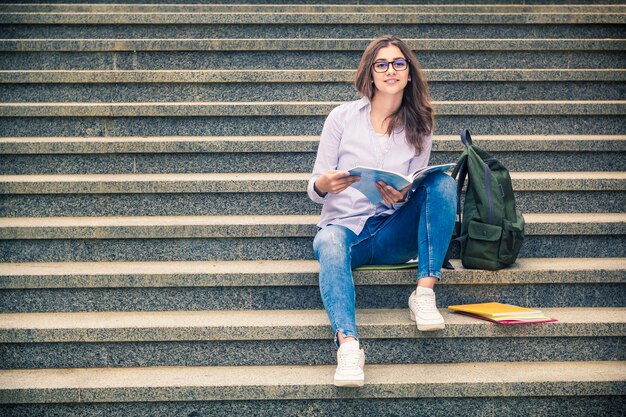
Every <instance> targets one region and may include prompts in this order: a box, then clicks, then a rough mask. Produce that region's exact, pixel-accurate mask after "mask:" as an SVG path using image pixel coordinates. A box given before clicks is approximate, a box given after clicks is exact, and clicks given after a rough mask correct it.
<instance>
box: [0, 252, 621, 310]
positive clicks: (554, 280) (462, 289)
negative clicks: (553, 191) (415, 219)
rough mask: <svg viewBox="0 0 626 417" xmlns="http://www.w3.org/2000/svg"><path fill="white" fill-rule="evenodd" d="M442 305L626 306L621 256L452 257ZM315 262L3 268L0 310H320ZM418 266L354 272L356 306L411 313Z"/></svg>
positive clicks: (441, 291) (18, 265)
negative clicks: (485, 262) (480, 266)
mask: <svg viewBox="0 0 626 417" xmlns="http://www.w3.org/2000/svg"><path fill="white" fill-rule="evenodd" d="M452 264H453V265H454V266H455V269H454V270H444V271H443V277H444V279H443V280H442V281H441V282H440V283H439V284H438V285H439V286H438V288H439V290H438V292H437V300H438V303H439V305H440V306H447V305H453V304H466V303H475V302H483V301H485V300H492V299H497V300H500V301H502V302H506V303H510V304H515V305H522V306H530V307H581V306H587V307H620V306H624V305H626V299H625V298H624V279H625V277H626V275H625V274H624V270H625V269H626V261H625V260H624V258H601V259H592V258H551V259H549V260H546V259H543V258H521V259H519V260H518V261H517V262H516V263H515V265H513V266H512V267H511V268H507V269H504V270H500V271H497V272H489V271H483V270H468V269H464V268H463V267H462V266H461V264H460V262H459V261H458V260H452ZM318 274H319V266H318V263H317V262H316V261H284V260H280V261H231V262H224V261H197V262H61V263H2V264H0V311H1V312H4V313H29V312H71V311H74V312H76V311H177V310H185V311H192V310H193V311H196V310H275V309H279V310H284V309H289V310H301V309H323V305H322V301H321V299H320V295H319V288H318ZM415 276H416V270H415V269H408V270H384V271H370V270H365V271H355V272H354V281H355V285H356V299H357V305H358V306H359V307H360V308H396V309H397V308H405V307H406V298H407V297H408V294H410V292H411V291H412V288H413V287H414V285H415Z"/></svg>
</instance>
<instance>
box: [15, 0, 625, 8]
mask: <svg viewBox="0 0 626 417" xmlns="http://www.w3.org/2000/svg"><path fill="white" fill-rule="evenodd" d="M4 3H7V4H14V3H17V4H32V5H39V4H46V5H47V4H59V3H60V4H61V6H55V9H56V7H61V8H64V7H67V6H63V5H70V4H71V5H73V4H83V5H84V4H85V1H84V0H4ZM89 3H90V4H93V5H94V6H92V7H94V8H95V9H97V10H100V8H101V7H107V6H100V7H95V5H100V4H104V5H106V4H121V5H129V4H150V5H159V4H160V3H161V2H160V1H158V0H92V1H90V2H89ZM189 3H191V4H196V5H204V4H207V5H216V4H224V5H230V6H233V8H237V7H239V5H251V4H252V5H259V6H261V5H281V6H282V5H288V4H292V5H301V4H303V3H302V0H193V1H190V0H168V1H167V4H168V5H169V4H189ZM306 3H307V4H309V5H336V4H338V2H337V0H313V1H309V2H306ZM380 3H381V2H380V0H344V1H341V2H340V4H341V5H350V6H356V5H361V6H364V5H380ZM523 3H524V4H525V5H574V4H581V5H589V4H592V2H590V1H589V0H526V1H524V2H523ZM621 3H622V1H621V0H603V1H602V4H621ZM394 4H396V5H409V6H411V5H419V4H424V5H461V4H468V5H474V4H477V2H476V0H396V1H395V2H394ZM480 4H485V5H486V4H498V5H509V4H510V5H519V4H520V1H519V0H483V1H481V2H480ZM107 9H108V8H107ZM185 10H186V9H185Z"/></svg>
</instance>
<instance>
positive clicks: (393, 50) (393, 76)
mask: <svg viewBox="0 0 626 417" xmlns="http://www.w3.org/2000/svg"><path fill="white" fill-rule="evenodd" d="M392 62H393V63H395V68H394V65H392V64H391V63H392ZM377 63H382V64H379V65H377ZM385 63H387V64H385ZM402 63H404V65H402ZM385 65H386V69H387V70H386V71H385V72H377V71H384V69H385ZM408 66H409V63H408V61H407V60H406V57H405V56H404V54H403V53H402V51H401V50H400V48H398V47H397V46H395V45H389V46H386V47H384V48H381V49H380V50H379V51H378V53H377V54H376V58H375V59H374V66H373V67H372V77H374V86H375V87H376V93H375V94H390V95H396V94H402V93H403V91H404V87H406V85H407V83H408V82H409V75H410V72H409V67H408ZM402 68H404V69H402Z"/></svg>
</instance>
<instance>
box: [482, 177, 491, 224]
mask: <svg viewBox="0 0 626 417" xmlns="http://www.w3.org/2000/svg"><path fill="white" fill-rule="evenodd" d="M483 170H484V171H485V188H486V190H485V191H487V223H489V224H493V194H492V193H491V171H490V170H489V166H488V165H487V164H485V165H484V167H483Z"/></svg>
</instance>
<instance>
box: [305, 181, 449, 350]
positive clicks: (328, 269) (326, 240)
mask: <svg viewBox="0 0 626 417" xmlns="http://www.w3.org/2000/svg"><path fill="white" fill-rule="evenodd" d="M456 204H457V199H456V182H455V181H454V180H453V179H452V178H451V177H450V176H448V175H446V174H443V173H435V174H432V175H429V176H428V177H427V178H426V179H425V180H424V181H423V182H422V183H421V184H420V185H419V186H418V187H417V189H415V190H414V192H413V194H412V195H411V197H410V198H409V200H408V201H407V202H406V203H405V204H404V205H403V206H402V207H400V208H399V209H398V210H396V211H395V212H394V213H393V214H391V215H386V216H374V217H370V218H369V219H368V220H367V222H366V223H365V227H364V228H363V230H362V231H361V233H360V234H359V235H358V236H357V235H356V234H355V233H354V232H352V231H351V230H350V229H348V228H347V227H344V226H337V225H328V226H326V227H323V228H321V229H320V230H319V231H318V232H317V234H316V236H315V239H314V240H313V250H314V252H315V257H316V258H317V260H318V261H319V263H320V277H319V285H320V293H321V295H322V301H323V302H324V307H325V308H326V313H327V314H328V318H329V319H330V324H331V326H332V328H333V333H334V335H335V343H337V332H341V334H342V335H343V336H345V337H348V336H352V337H354V338H356V339H357V340H358V334H357V331H356V320H355V309H356V307H355V293H354V281H353V279H352V268H356V267H358V266H361V265H366V264H370V265H384V264H398V263H404V262H406V261H408V260H410V259H413V258H415V256H416V255H417V256H418V258H419V262H418V269H417V279H418V280H419V279H420V278H426V277H436V278H437V279H441V267H442V265H443V260H444V257H445V255H446V252H447V250H448V244H449V243H450V237H451V236H452V230H453V228H454V221H455V217H456Z"/></svg>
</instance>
